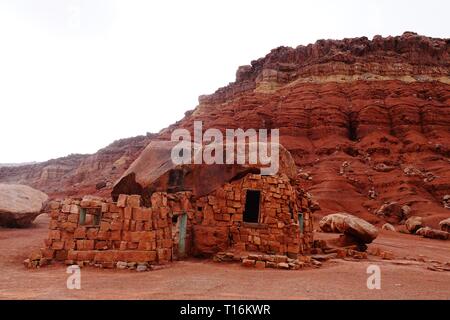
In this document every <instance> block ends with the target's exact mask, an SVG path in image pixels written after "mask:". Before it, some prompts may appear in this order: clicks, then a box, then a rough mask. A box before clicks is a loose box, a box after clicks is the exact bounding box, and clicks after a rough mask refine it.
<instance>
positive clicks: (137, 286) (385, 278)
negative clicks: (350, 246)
mask: <svg viewBox="0 0 450 320" xmlns="http://www.w3.org/2000/svg"><path fill="white" fill-rule="evenodd" d="M48 219H49V218H48V217H47V216H46V215H41V216H39V217H38V218H37V219H36V221H35V224H34V226H33V227H32V228H30V229H1V228H0V269H1V273H0V299H224V300H226V299H450V272H448V271H433V270H431V269H433V265H435V264H438V263H439V264H440V265H442V264H445V263H447V265H448V263H449V262H450V241H439V240H430V239H424V238H421V237H418V236H412V235H406V234H400V233H393V232H388V231H382V232H381V234H380V235H379V237H378V238H377V239H376V240H375V242H374V243H373V244H371V245H370V247H379V248H380V249H382V250H389V251H391V252H392V253H394V255H395V257H396V258H395V259H394V260H381V259H380V258H375V257H369V259H368V260H363V261H351V260H329V261H327V262H325V263H324V264H323V265H322V267H320V268H318V269H305V270H298V271H282V270H274V269H265V270H256V269H246V268H244V267H242V266H241V265H239V264H225V263H215V262H212V261H210V260H195V259H191V260H188V261H180V262H175V263H172V264H171V265H170V266H167V267H166V268H163V269H161V270H155V271H149V272H142V273H139V272H136V271H130V270H125V271H122V270H106V269H105V270H102V269H97V268H93V267H86V268H83V269H82V270H81V289H80V290H69V289H67V287H66V281H67V278H68V277H69V274H67V273H66V266H64V265H62V264H54V265H51V266H47V267H44V268H41V269H37V270H28V269H26V268H25V267H24V266H23V265H22V261H23V260H24V259H26V258H27V255H28V254H29V253H30V252H31V251H32V249H34V248H39V247H40V246H42V243H43V241H44V239H45V237H46V236H47V226H48ZM317 236H318V237H329V236H330V235H324V234H318V235H317ZM372 264H376V265H378V266H379V267H380V269H381V289H380V290H369V289H368V288H367V286H366V281H367V278H368V276H369V275H368V274H367V272H366V271H367V267H368V266H369V265H372Z"/></svg>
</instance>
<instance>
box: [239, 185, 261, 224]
mask: <svg viewBox="0 0 450 320" xmlns="http://www.w3.org/2000/svg"><path fill="white" fill-rule="evenodd" d="M260 200H261V191H259V190H247V194H246V197H245V211H244V217H243V219H244V222H250V223H258V222H259V203H260Z"/></svg>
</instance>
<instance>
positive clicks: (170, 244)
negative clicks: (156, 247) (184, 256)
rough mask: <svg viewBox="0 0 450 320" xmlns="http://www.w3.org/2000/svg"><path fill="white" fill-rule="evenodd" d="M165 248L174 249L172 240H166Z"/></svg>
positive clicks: (164, 242)
mask: <svg viewBox="0 0 450 320" xmlns="http://www.w3.org/2000/svg"><path fill="white" fill-rule="evenodd" d="M162 246H163V248H172V239H164V240H163V241H162Z"/></svg>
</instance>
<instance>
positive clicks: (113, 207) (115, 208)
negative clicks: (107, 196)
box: [109, 203, 121, 213]
mask: <svg viewBox="0 0 450 320" xmlns="http://www.w3.org/2000/svg"><path fill="white" fill-rule="evenodd" d="M109 212H111V213H120V212H121V209H120V208H119V207H118V206H117V205H115V204H114V203H110V204H109Z"/></svg>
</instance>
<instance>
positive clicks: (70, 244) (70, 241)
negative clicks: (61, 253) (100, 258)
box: [64, 239, 76, 250]
mask: <svg viewBox="0 0 450 320" xmlns="http://www.w3.org/2000/svg"><path fill="white" fill-rule="evenodd" d="M65 242H66V244H65V245H64V249H65V250H74V249H75V245H76V242H75V240H73V239H68V240H66V241H65Z"/></svg>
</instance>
